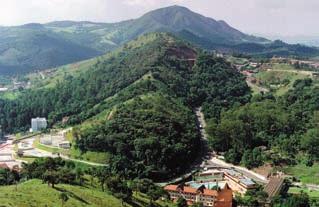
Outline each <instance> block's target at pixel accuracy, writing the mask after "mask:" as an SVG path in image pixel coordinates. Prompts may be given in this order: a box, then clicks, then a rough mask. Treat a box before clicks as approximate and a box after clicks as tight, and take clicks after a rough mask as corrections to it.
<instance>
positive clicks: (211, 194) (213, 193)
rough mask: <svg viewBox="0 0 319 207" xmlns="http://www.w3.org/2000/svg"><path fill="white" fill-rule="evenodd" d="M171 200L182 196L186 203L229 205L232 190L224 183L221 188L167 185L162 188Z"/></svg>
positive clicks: (225, 206)
mask: <svg viewBox="0 0 319 207" xmlns="http://www.w3.org/2000/svg"><path fill="white" fill-rule="evenodd" d="M164 189H165V190H166V191H167V192H168V193H169V195H170V198H171V199H172V200H173V201H177V200H178V199H179V198H180V197H183V198H184V199H185V200H186V201H187V204H188V205H193V204H194V203H202V204H203V205H204V206H209V207H231V206H232V200H233V196H232V190H231V189H230V188H229V187H228V186H227V185H225V187H224V188H223V189H215V190H213V189H209V188H206V187H205V186H204V185H201V186H199V187H197V188H194V187H190V186H186V185H183V184H181V185H167V186H166V187H165V188H164Z"/></svg>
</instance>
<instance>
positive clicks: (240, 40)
mask: <svg viewBox="0 0 319 207" xmlns="http://www.w3.org/2000/svg"><path fill="white" fill-rule="evenodd" d="M152 32H168V33H172V34H174V35H177V36H180V37H182V38H184V39H185V40H187V41H190V42H192V43H193V44H196V45H198V46H200V47H202V48H204V49H208V50H218V51H222V52H229V53H232V52H236V53H241V52H243V53H248V54H254V53H256V54H258V55H260V54H261V55H263V54H264V53H265V54H266V55H267V54H270V55H276V54H279V55H280V54H284V55H291V54H292V55H306V56H307V55H309V54H308V53H310V55H311V54H312V53H311V52H313V51H314V50H313V51H310V50H308V51H307V52H308V53H305V54H304V53H302V52H300V51H297V52H296V51H295V50H296V47H290V46H289V45H288V47H287V46H283V48H282V49H285V48H286V51H284V52H282V51H279V52H278V50H276V49H272V43H271V42H270V41H269V40H267V39H265V38H262V37H255V36H252V35H247V34H244V33H242V32H241V31H239V30H237V29H235V28H233V27H231V26H229V24H227V23H226V22H225V21H223V20H219V21H217V20H215V19H213V18H210V17H205V16H203V15H201V14H198V13H195V12H193V11H191V10H189V9H188V8H186V7H181V6H171V7H165V8H160V9H156V10H153V11H150V12H148V13H146V14H144V15H142V16H141V17H139V18H137V19H131V20H125V21H121V22H117V23H97V22H90V21H80V22H77V21H54V22H49V23H46V24H38V23H30V24H25V25H22V26H14V27H0V66H2V67H1V68H2V70H1V69H0V74H17V73H23V72H24V73H25V72H29V71H32V70H41V69H48V68H52V67H56V66H60V65H64V64H68V63H72V62H76V61H80V60H84V59H88V58H91V57H95V56H98V55H102V54H104V53H107V52H109V51H111V50H114V49H116V48H119V47H120V46H122V45H124V44H125V43H127V42H129V41H131V40H133V39H135V38H136V37H138V36H140V35H143V34H146V33H152ZM36 35H41V36H47V35H49V36H50V37H54V38H55V39H56V40H57V41H59V42H61V44H55V45H57V46H55V45H53V44H49V43H50V41H53V40H52V39H50V38H48V39H47V40H43V39H42V42H41V41H40V39H39V40H38V39H37V38H34V37H36ZM16 36H17V37H19V38H14V37H16ZM19 41H20V42H19ZM32 41H34V43H33V44H30V42H32ZM44 43H46V44H44ZM247 44H251V46H249V48H248V49H246V48H247ZM34 45H37V46H38V47H34ZM260 47H262V51H260V50H255V48H260ZM243 48H244V49H243ZM287 50H288V51H287ZM290 50H292V52H291V51H290ZM8 51H9V52H10V53H8ZM12 51H15V52H12ZM48 51H49V52H48ZM318 51H319V50H318ZM318 51H315V52H316V54H317V53H318V54H319V52H318ZM38 57H41V62H39V60H38V59H39V58H38ZM15 68H16V70H15Z"/></svg>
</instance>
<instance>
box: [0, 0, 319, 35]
mask: <svg viewBox="0 0 319 207" xmlns="http://www.w3.org/2000/svg"><path fill="white" fill-rule="evenodd" d="M305 2H306V3H305ZM176 4H177V5H181V6H186V7H188V8H189V9H191V10H193V11H195V12H198V13H201V14H203V15H205V16H209V17H212V18H214V19H217V20H221V19H222V20H225V21H226V22H228V23H229V24H230V25H232V26H234V27H235V28H237V29H239V30H241V31H244V32H246V33H250V34H276V35H316V36H318V37H319V22H318V20H319V0H1V1H0V14H1V15H0V25H20V24H24V23H30V22H39V23H45V22H49V21H54V20H89V21H99V22H117V21H121V20H126V19H132V18H137V17H139V16H141V15H142V14H144V13H145V12H147V11H149V10H153V9H156V8H160V7H165V6H170V5H176Z"/></svg>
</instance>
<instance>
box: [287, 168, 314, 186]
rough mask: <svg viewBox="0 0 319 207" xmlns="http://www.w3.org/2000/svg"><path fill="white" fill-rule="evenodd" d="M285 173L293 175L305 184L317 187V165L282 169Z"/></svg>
mask: <svg viewBox="0 0 319 207" xmlns="http://www.w3.org/2000/svg"><path fill="white" fill-rule="evenodd" d="M283 170H284V172H285V173H287V174H289V175H293V176H295V177H297V178H298V179H300V181H301V182H302V183H305V184H317V185H319V164H318V163H315V164H314V165H313V166H312V167H308V166H306V165H304V164H298V165H295V166H291V167H286V168H284V169H283Z"/></svg>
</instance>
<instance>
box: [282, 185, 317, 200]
mask: <svg viewBox="0 0 319 207" xmlns="http://www.w3.org/2000/svg"><path fill="white" fill-rule="evenodd" d="M301 192H304V193H307V194H308V195H309V197H310V198H315V199H319V191H316V190H308V189H307V188H298V187H291V188H289V191H288V193H291V194H299V193H301Z"/></svg>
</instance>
